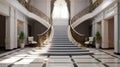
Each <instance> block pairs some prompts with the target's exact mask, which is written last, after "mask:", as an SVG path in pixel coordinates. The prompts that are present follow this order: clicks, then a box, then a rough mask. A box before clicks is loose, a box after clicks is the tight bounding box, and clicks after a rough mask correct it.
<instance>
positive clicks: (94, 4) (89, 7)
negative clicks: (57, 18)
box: [71, 0, 103, 24]
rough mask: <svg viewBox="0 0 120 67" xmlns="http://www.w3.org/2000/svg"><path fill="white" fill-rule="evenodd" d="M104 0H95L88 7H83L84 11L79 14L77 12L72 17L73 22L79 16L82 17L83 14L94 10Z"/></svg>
mask: <svg viewBox="0 0 120 67" xmlns="http://www.w3.org/2000/svg"><path fill="white" fill-rule="evenodd" d="M102 2H103V0H97V1H96V2H94V3H93V4H90V5H89V6H88V7H86V8H85V9H83V10H82V11H80V12H79V13H78V14H76V15H75V16H74V17H73V18H72V19H71V24H73V23H74V22H75V21H77V20H78V19H79V18H81V17H82V16H84V15H86V14H88V13H90V12H92V11H93V10H94V9H95V8H96V7H98V6H99V5H100V4H101V3H102Z"/></svg>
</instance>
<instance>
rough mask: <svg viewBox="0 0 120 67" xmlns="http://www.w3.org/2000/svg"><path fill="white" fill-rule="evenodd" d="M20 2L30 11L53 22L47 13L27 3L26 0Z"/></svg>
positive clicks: (19, 0)
mask: <svg viewBox="0 0 120 67" xmlns="http://www.w3.org/2000/svg"><path fill="white" fill-rule="evenodd" d="M18 2H19V3H20V4H22V5H23V6H24V7H25V8H26V9H27V10H28V11H30V12H32V13H34V14H36V15H38V16H40V17H41V18H42V19H44V20H45V21H47V22H49V23H50V24H51V20H50V18H49V17H48V16H47V15H46V14H44V13H43V12H42V11H41V10H39V9H37V8H35V7H33V6H32V5H30V4H29V3H27V2H26V1H25V0H18Z"/></svg>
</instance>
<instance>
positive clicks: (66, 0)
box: [50, 0, 71, 24]
mask: <svg viewBox="0 0 120 67" xmlns="http://www.w3.org/2000/svg"><path fill="white" fill-rule="evenodd" d="M56 1H57V0H51V12H50V13H51V14H50V16H51V20H52V21H53V18H52V15H53V10H54V6H55V5H54V4H55V2H56ZM64 1H65V2H66V6H67V9H68V15H69V16H68V22H69V24H70V18H71V14H70V12H71V11H70V0H64Z"/></svg>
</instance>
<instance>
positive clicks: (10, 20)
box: [0, 2, 27, 50]
mask: <svg viewBox="0 0 120 67" xmlns="http://www.w3.org/2000/svg"><path fill="white" fill-rule="evenodd" d="M0 15H3V16H6V38H5V47H6V49H8V50H10V49H14V48H17V47H18V40H17V39H18V35H17V20H20V21H23V24H24V26H23V27H24V28H23V31H24V32H25V35H26V37H27V19H26V16H25V15H24V14H23V13H21V12H19V11H18V10H16V9H15V8H14V7H12V6H10V5H8V4H5V3H3V2H0Z"/></svg>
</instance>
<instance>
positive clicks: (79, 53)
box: [42, 52, 93, 56]
mask: <svg viewBox="0 0 120 67" xmlns="http://www.w3.org/2000/svg"><path fill="white" fill-rule="evenodd" d="M42 55H55V56H57V55H59V56H60V55H62V56H65V55H72V56H73V55H93V52H48V53H43V54H42Z"/></svg>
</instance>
